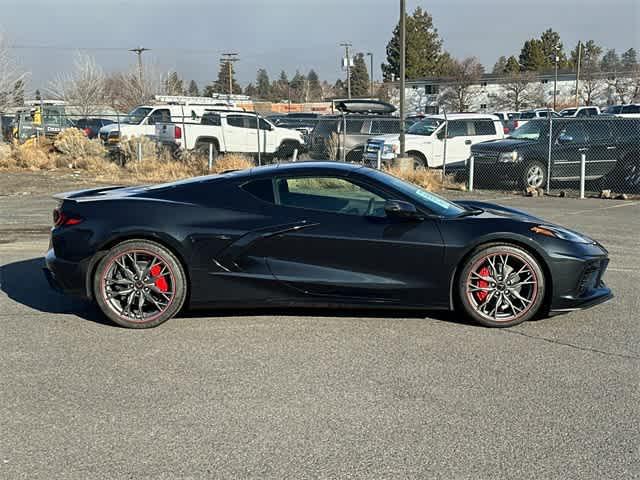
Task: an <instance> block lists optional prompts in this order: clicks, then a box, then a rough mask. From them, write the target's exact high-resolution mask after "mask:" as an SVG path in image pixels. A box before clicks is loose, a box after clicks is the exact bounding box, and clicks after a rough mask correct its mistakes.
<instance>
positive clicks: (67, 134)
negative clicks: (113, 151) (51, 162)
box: [53, 128, 106, 166]
mask: <svg viewBox="0 0 640 480" xmlns="http://www.w3.org/2000/svg"><path fill="white" fill-rule="evenodd" d="M53 145H54V146H55V148H56V150H57V151H58V152H60V153H61V154H62V155H63V156H64V157H66V159H67V160H69V163H71V164H73V165H74V166H75V164H76V163H77V162H78V161H79V160H80V159H83V158H87V157H103V156H104V155H105V154H106V150H105V148H104V146H103V145H102V142H100V140H98V139H95V140H90V139H89V138H87V136H86V135H85V134H84V133H83V132H81V131H80V130H78V129H77V128H67V129H65V130H63V131H62V132H60V133H59V134H58V136H57V137H56V139H55V140H54V142H53ZM63 161H64V160H63Z"/></svg>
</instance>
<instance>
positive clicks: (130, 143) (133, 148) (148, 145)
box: [120, 135, 158, 163]
mask: <svg viewBox="0 0 640 480" xmlns="http://www.w3.org/2000/svg"><path fill="white" fill-rule="evenodd" d="M139 149H141V153H142V159H143V160H147V159H151V158H157V156H158V146H157V144H156V143H155V142H154V141H153V140H151V139H150V138H149V137H145V136H142V135H141V136H133V137H124V138H123V139H121V140H120V151H121V152H122V156H123V158H124V161H125V163H129V162H131V161H137V160H138V152H139Z"/></svg>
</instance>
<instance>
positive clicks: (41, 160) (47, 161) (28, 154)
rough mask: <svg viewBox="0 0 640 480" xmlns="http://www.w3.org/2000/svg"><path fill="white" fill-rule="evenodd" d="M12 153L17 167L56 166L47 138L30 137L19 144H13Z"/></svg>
mask: <svg viewBox="0 0 640 480" xmlns="http://www.w3.org/2000/svg"><path fill="white" fill-rule="evenodd" d="M12 154H13V158H14V160H15V165H16V167H18V168H23V169H26V170H53V169H54V168H56V167H57V164H56V155H55V153H54V152H53V145H52V144H51V142H49V141H48V140H43V139H40V140H36V139H31V140H28V141H26V142H25V143H23V144H21V145H14V147H13V152H12Z"/></svg>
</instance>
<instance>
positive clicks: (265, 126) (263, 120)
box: [260, 118, 271, 130]
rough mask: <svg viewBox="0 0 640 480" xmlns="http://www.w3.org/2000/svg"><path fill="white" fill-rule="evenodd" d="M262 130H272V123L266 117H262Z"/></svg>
mask: <svg viewBox="0 0 640 480" xmlns="http://www.w3.org/2000/svg"><path fill="white" fill-rule="evenodd" d="M260 130H271V125H269V122H267V121H266V120H265V119H264V118H261V119H260Z"/></svg>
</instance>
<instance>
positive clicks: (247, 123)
mask: <svg viewBox="0 0 640 480" xmlns="http://www.w3.org/2000/svg"><path fill="white" fill-rule="evenodd" d="M244 128H250V129H251V130H255V129H256V128H258V120H257V119H256V117H253V116H246V117H244Z"/></svg>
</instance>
